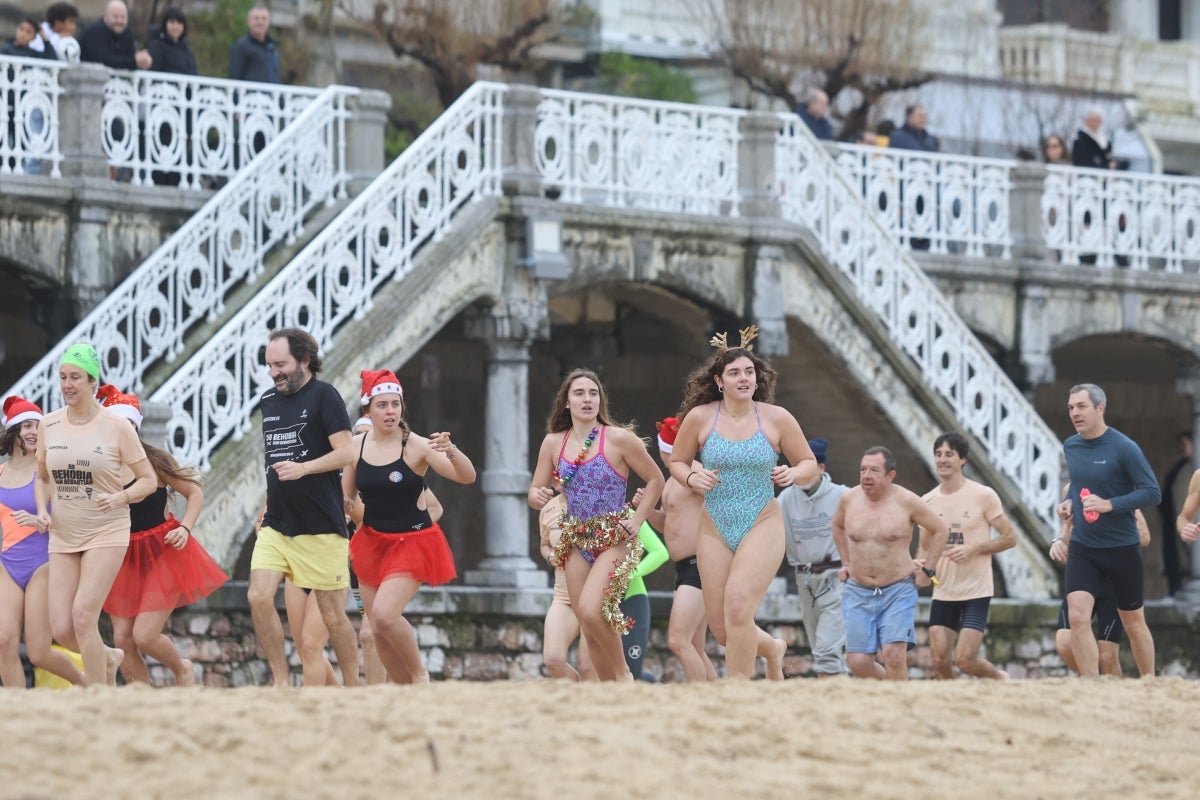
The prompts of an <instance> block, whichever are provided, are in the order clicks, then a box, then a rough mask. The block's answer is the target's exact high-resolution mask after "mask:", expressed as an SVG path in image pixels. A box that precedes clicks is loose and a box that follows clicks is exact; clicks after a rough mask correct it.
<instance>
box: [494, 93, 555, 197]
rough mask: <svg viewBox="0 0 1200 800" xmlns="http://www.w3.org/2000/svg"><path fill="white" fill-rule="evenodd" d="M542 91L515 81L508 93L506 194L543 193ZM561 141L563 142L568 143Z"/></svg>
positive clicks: (505, 156) (502, 182)
mask: <svg viewBox="0 0 1200 800" xmlns="http://www.w3.org/2000/svg"><path fill="white" fill-rule="evenodd" d="M541 99H542V95H541V92H540V91H539V90H538V89H537V87H535V86H523V85H520V84H513V85H511V86H509V87H508V93H507V94H506V95H505V96H504V121H503V123H502V127H503V131H504V151H503V153H502V157H503V167H502V168H503V170H504V177H503V179H502V181H501V185H502V187H503V189H504V193H505V194H506V195H523V196H526V197H540V196H541V191H542V178H541V175H540V174H539V173H538V170H537V135H536V134H537V110H538V103H540V102H541ZM565 145H566V143H565V142H559V146H560V147H563V146H565Z"/></svg>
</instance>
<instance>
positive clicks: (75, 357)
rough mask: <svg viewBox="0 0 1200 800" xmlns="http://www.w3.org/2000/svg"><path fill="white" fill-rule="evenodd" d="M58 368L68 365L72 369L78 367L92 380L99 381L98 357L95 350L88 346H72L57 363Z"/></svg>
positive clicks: (81, 343) (81, 344) (82, 344)
mask: <svg viewBox="0 0 1200 800" xmlns="http://www.w3.org/2000/svg"><path fill="white" fill-rule="evenodd" d="M58 363H59V366H62V365H65V364H70V365H71V366H74V367H79V368H80V369H81V370H83V371H84V372H86V373H87V374H88V375H89V376H90V377H91V379H92V380H94V381H98V380H100V357H99V356H97V355H96V348H94V347H92V346H91V345H90V344H84V343H83V342H80V343H79V344H73V345H71V346H70V347H69V348H68V349H67V352H66V353H64V354H63V357H62V361H60V362H58Z"/></svg>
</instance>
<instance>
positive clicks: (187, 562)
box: [104, 517, 229, 619]
mask: <svg viewBox="0 0 1200 800" xmlns="http://www.w3.org/2000/svg"><path fill="white" fill-rule="evenodd" d="M178 527H179V520H177V519H175V518H174V517H172V518H171V519H169V520H167V521H166V522H164V523H163V524H162V525H159V526H157V527H154V528H151V529H150V530H148V531H139V532H137V533H134V534H132V535H131V536H130V537H129V549H128V550H127V551H125V561H124V562H122V564H121V570H120V572H118V573H117V577H116V580H114V581H113V585H112V589H110V590H109V592H108V599H107V600H105V601H104V610H105V611H107V612H108V614H109V615H110V616H113V617H125V618H127V619H132V618H133V617H136V616H137V615H138V614H144V613H146V612H147V611H162V610H165V609H175V608H181V607H183V606H186V605H188V604H190V603H194V602H196V601H197V600H199V599H201V598H204V597H208V596H209V595H210V594H212V593H213V592H215V591H216V590H217V589H219V588H220V587H221V586H223V585H224V584H225V581H227V580H229V576H228V575H226V574H225V572H224V570H222V569H221V567H220V566H218V565H217V562H215V561H213V559H212V556H210V555H209V554H208V551H206V550H205V549H204V547H203V545H201V544H200V543H199V542H198V541H196V538H195V537H194V536H189V537H188V538H187V544H185V545H184V546H183V549H181V550H176V549H175V548H174V547H171V546H170V545H169V544H167V543H166V541H165V540H164V537H165V536H166V534H167V533H168V532H169V531H173V530H175V529H176V528H178Z"/></svg>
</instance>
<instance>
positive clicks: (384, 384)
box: [362, 369, 404, 406]
mask: <svg viewBox="0 0 1200 800" xmlns="http://www.w3.org/2000/svg"><path fill="white" fill-rule="evenodd" d="M380 394H398V395H400V396H401V397H404V389H403V388H401V386H400V379H399V378H397V377H396V373H394V372H392V371H391V370H390V369H376V370H370V369H364V370H363V371H362V404H363V405H364V406H365V405H367V404H368V403H370V402H371V398H372V397H375V396H376V395H380Z"/></svg>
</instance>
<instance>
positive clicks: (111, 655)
mask: <svg viewBox="0 0 1200 800" xmlns="http://www.w3.org/2000/svg"><path fill="white" fill-rule="evenodd" d="M124 658H125V651H124V650H122V649H121V648H119V647H110V648H108V661H107V662H106V663H105V665H104V682H105V683H107V684H108V685H109V686H116V685H117V668H118V667H120V666H121V661H122V659H124Z"/></svg>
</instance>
